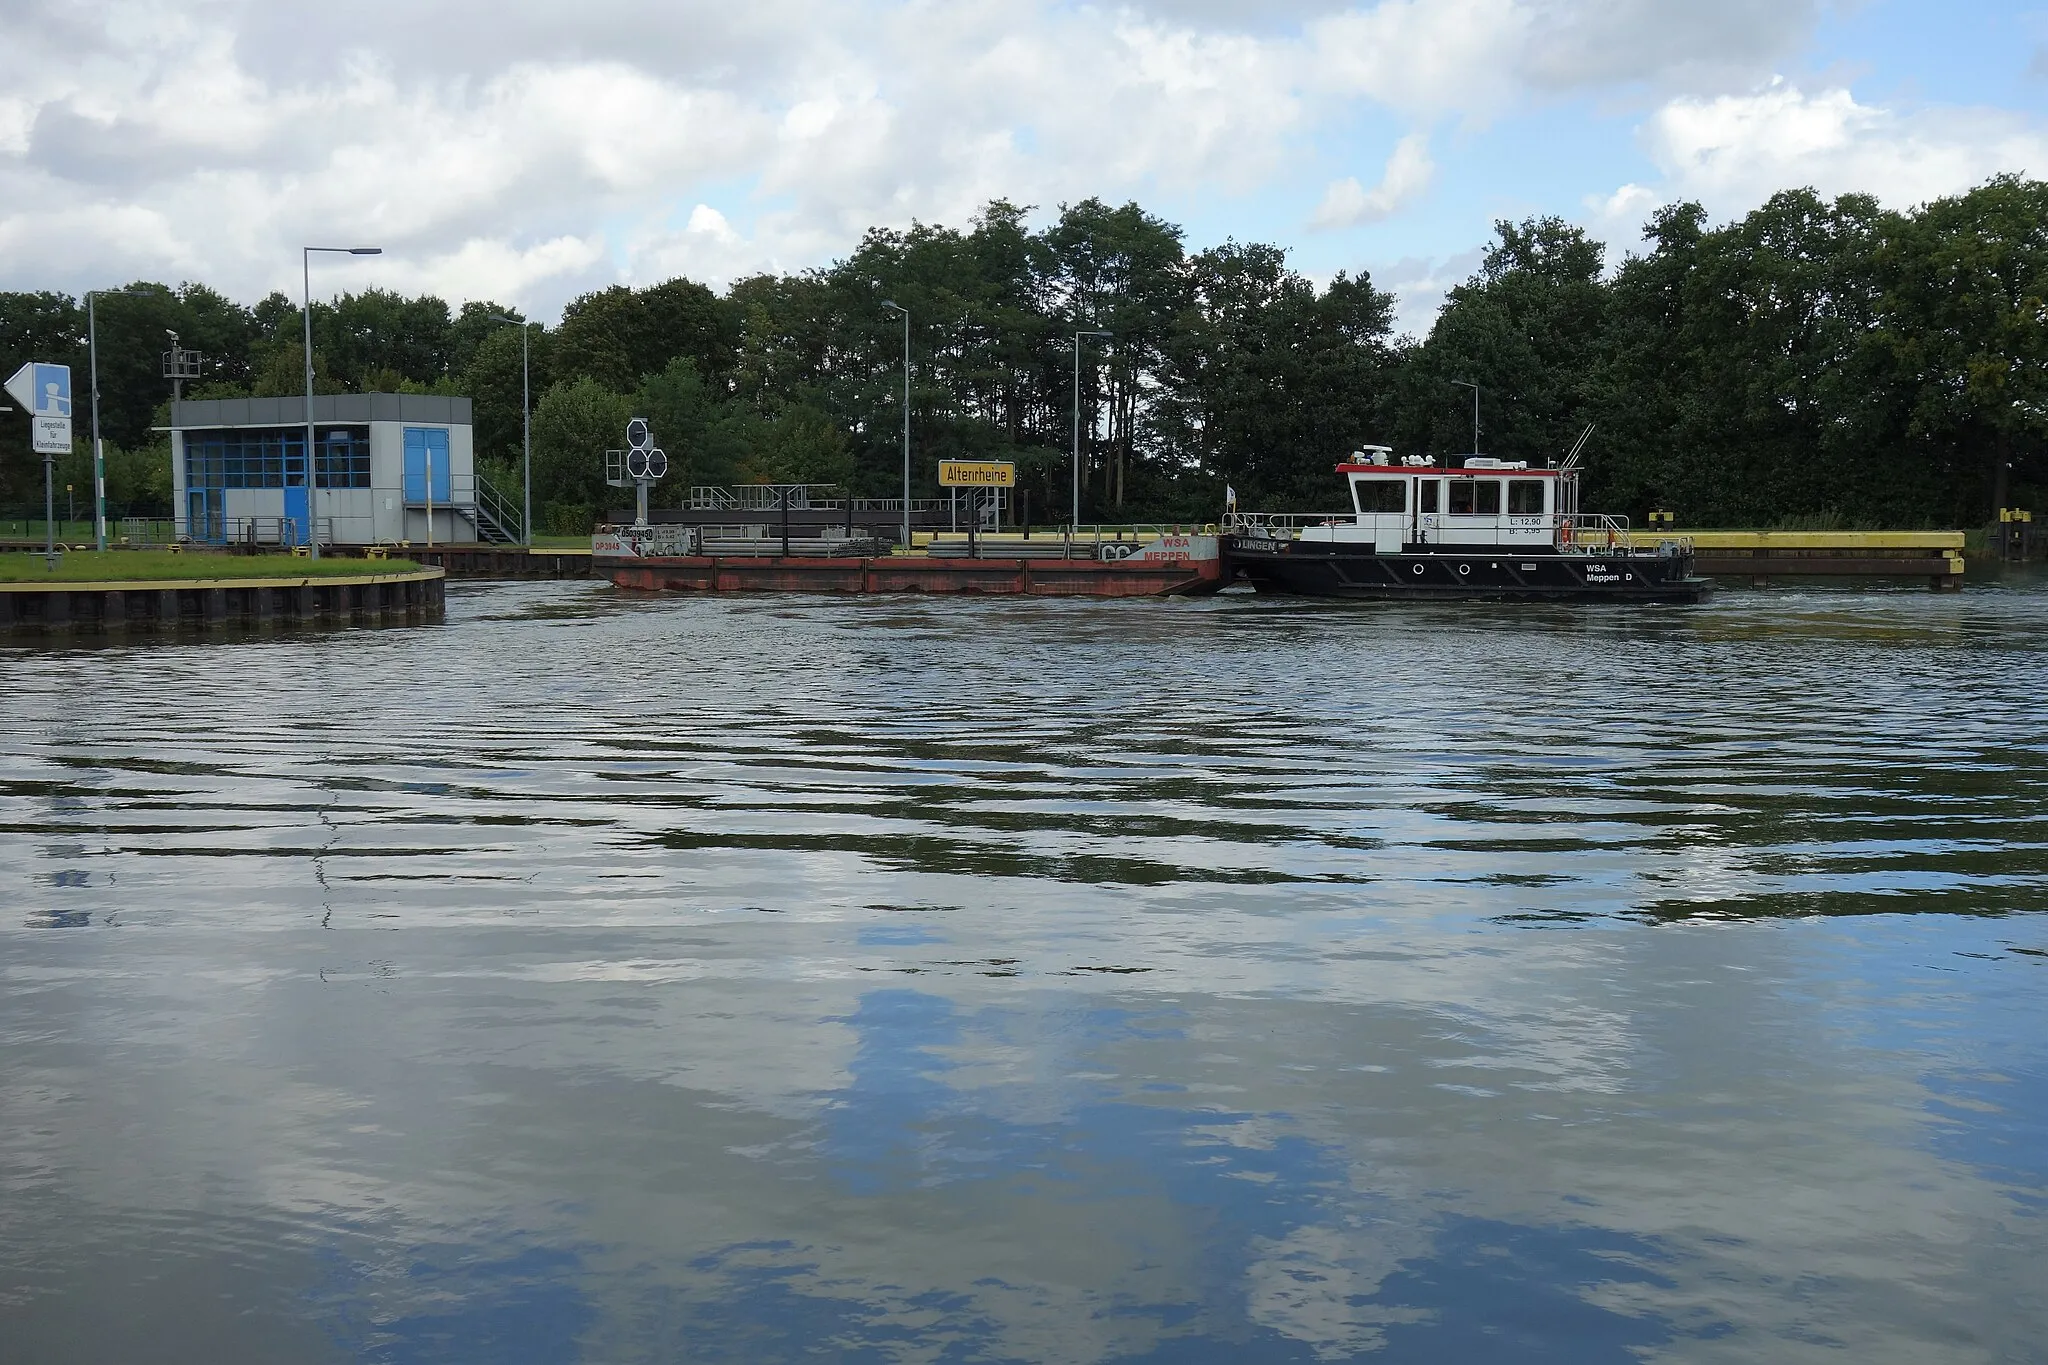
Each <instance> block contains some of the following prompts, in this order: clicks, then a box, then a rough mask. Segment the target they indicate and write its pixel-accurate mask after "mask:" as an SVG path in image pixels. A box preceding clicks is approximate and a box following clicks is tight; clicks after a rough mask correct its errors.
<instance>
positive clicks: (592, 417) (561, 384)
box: [533, 377, 634, 535]
mask: <svg viewBox="0 0 2048 1365" xmlns="http://www.w3.org/2000/svg"><path fill="white" fill-rule="evenodd" d="M633 416H634V413H633V411H632V400H630V399H628V398H627V397H625V396H624V395H621V394H617V393H613V392H612V391H611V390H610V389H608V388H606V387H605V386H604V385H602V384H600V383H598V382H597V381H596V380H594V379H590V378H587V377H586V378H580V379H573V380H560V381H557V382H556V383H555V384H553V385H552V386H550V387H549V389H548V391H547V393H546V394H545V395H543V396H542V398H541V400H540V403H539V404H538V405H537V406H536V408H535V409H534V414H533V502H534V519H535V520H536V521H538V522H539V523H540V524H541V526H542V528H543V529H544V530H545V531H546V532H547V533H548V534H550V535H582V534H584V533H585V532H587V531H589V530H590V528H591V526H592V525H593V524H595V523H596V522H597V520H598V519H599V518H600V517H601V516H602V515H604V513H605V512H606V511H608V510H610V509H611V508H612V507H613V506H614V505H615V504H617V503H620V502H623V497H622V496H621V495H620V494H619V492H618V490H615V489H612V488H610V487H608V486H606V484H605V481H604V453H605V452H606V451H607V450H618V449H621V448H623V447H624V445H625V440H626V423H627V422H628V421H629V420H630V419H631V418H632V417H633Z"/></svg>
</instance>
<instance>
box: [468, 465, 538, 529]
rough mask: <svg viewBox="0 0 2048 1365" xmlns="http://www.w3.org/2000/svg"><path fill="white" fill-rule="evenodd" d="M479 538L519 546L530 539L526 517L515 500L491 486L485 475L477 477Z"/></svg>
mask: <svg viewBox="0 0 2048 1365" xmlns="http://www.w3.org/2000/svg"><path fill="white" fill-rule="evenodd" d="M471 520H472V521H474V522H475V523H476V530H477V539H479V540H482V541H487V542H489V543H492V544H497V545H517V544H522V543H524V542H525V540H526V518H525V516H524V514H522V513H521V512H520V510H519V508H518V507H517V506H515V505H514V504H513V502H512V500H511V499H510V498H508V497H506V496H505V495H504V494H503V493H500V492H499V491H498V490H497V489H496V488H494V487H492V486H491V482H490V480H488V479H486V478H485V477H484V476H483V475H481V474H479V475H477V476H476V514H475V515H474V516H473V517H471Z"/></svg>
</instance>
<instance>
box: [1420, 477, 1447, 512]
mask: <svg viewBox="0 0 2048 1365" xmlns="http://www.w3.org/2000/svg"><path fill="white" fill-rule="evenodd" d="M1442 487H1443V484H1442V483H1441V482H1440V481H1439V480H1436V479H1424V480H1422V482H1421V483H1419V484H1417V485H1416V489H1417V491H1418V492H1419V493H1420V495H1421V497H1420V499H1419V501H1418V503H1417V506H1418V508H1419V509H1420V510H1421V511H1424V512H1434V511H1436V507H1437V490H1438V489H1440V488H1442Z"/></svg>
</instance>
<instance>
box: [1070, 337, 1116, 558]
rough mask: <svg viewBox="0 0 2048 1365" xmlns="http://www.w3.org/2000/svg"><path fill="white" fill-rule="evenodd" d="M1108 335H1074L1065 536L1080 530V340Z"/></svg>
mask: <svg viewBox="0 0 2048 1365" xmlns="http://www.w3.org/2000/svg"><path fill="white" fill-rule="evenodd" d="M1109 335H1111V334H1110V333H1108V332H1100V331H1085V332H1076V333H1074V508H1073V515H1072V518H1071V519H1070V520H1069V521H1068V522H1067V534H1068V535H1070V536H1071V535H1073V534H1075V533H1077V532H1078V531H1079V530H1080V529H1081V338H1082V337H1106V336H1109Z"/></svg>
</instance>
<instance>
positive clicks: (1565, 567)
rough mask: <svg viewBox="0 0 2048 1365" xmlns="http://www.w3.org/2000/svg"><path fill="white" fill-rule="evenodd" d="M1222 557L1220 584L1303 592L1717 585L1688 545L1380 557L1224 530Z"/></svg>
mask: <svg viewBox="0 0 2048 1365" xmlns="http://www.w3.org/2000/svg"><path fill="white" fill-rule="evenodd" d="M1223 560H1224V564H1223V571H1224V579H1225V581H1226V582H1240V583H1250V584H1251V585H1252V586H1253V587H1254V588H1256V589H1257V590H1258V591H1260V592H1277V593H1293V594H1296V595H1299V596H1303V597H1350V598H1363V599H1376V600H1409V601H1415V600H1432V599H1434V600H1475V599H1477V600H1491V601H1571V602H1697V601H1699V600H1700V599H1701V598H1703V597H1705V596H1706V595H1707V593H1709V592H1710V591H1712V589H1713V583H1712V582H1711V581H1710V580H1708V579H1704V578H1699V577H1696V576H1694V574H1693V572H1692V564H1693V557H1692V555H1691V554H1690V553H1688V552H1684V551H1680V552H1678V553H1671V554H1640V553H1638V554H1617V555H1613V556H1609V557H1606V558H1601V557H1598V556H1596V555H1590V554H1584V553H1581V554H1559V553H1557V552H1555V551H1539V552H1538V553H1535V554H1527V553H1518V554H1503V553H1501V552H1500V551H1499V550H1494V549H1485V548H1476V547H1475V548H1474V549H1471V550H1460V549H1452V548H1446V547H1441V546H1429V547H1419V546H1418V547H1411V548H1410V549H1409V550H1407V551H1404V552H1403V553H1400V554H1381V553H1378V552H1376V551H1374V550H1371V549H1368V548H1361V547H1359V546H1357V545H1329V544H1317V543H1315V542H1313V541H1307V542H1304V541H1299V540H1268V539H1265V538H1264V537H1256V536H1226V537H1224V541H1223Z"/></svg>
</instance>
